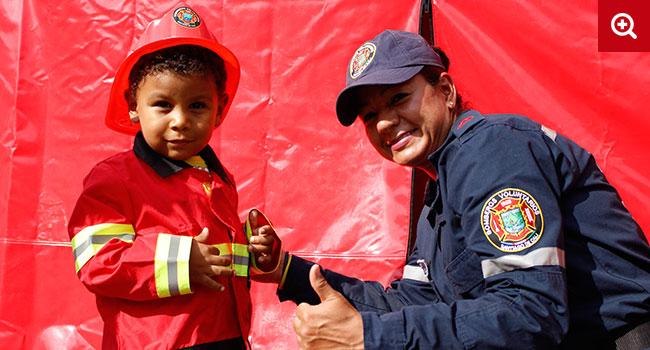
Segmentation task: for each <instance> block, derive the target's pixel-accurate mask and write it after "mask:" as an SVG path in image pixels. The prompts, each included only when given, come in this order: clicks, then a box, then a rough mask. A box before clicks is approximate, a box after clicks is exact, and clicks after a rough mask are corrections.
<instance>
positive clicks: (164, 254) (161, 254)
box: [154, 233, 192, 298]
mask: <svg viewBox="0 0 650 350" xmlns="http://www.w3.org/2000/svg"><path fill="white" fill-rule="evenodd" d="M191 249H192V237H189V236H178V235H170V234H165V233H161V234H159V235H158V240H157V242H156V254H155V261H154V269H155V278H156V293H158V297H159V298H165V297H169V296H172V295H183V294H189V293H191V292H192V290H191V289H190V276H189V260H190V251H191Z"/></svg>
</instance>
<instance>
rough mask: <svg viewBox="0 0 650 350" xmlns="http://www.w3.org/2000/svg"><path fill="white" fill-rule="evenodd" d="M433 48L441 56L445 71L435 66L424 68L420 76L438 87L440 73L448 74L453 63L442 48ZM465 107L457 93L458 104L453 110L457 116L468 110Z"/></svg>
mask: <svg viewBox="0 0 650 350" xmlns="http://www.w3.org/2000/svg"><path fill="white" fill-rule="evenodd" d="M431 48H432V49H433V51H435V52H436V53H437V54H438V55H439V56H440V59H441V60H442V65H443V66H445V69H444V70H443V69H441V68H439V67H434V66H424V68H422V70H421V71H420V74H422V76H423V77H424V78H425V79H426V80H427V81H428V82H429V84H431V85H433V86H436V85H438V83H439V82H440V73H442V72H448V71H449V65H450V64H451V63H450V62H449V57H447V54H446V53H445V52H444V51H442V49H441V48H439V47H437V46H432V47H431ZM465 107H466V106H465V105H464V104H463V98H462V97H461V96H460V93H458V91H456V103H455V104H454V110H453V111H454V112H455V114H456V116H459V115H460V114H461V113H462V112H463V111H464V110H465V109H466V108H465Z"/></svg>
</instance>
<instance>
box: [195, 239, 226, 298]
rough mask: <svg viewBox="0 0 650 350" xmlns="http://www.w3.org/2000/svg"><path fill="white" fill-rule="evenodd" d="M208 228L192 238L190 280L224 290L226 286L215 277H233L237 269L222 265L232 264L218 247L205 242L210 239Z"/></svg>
mask: <svg viewBox="0 0 650 350" xmlns="http://www.w3.org/2000/svg"><path fill="white" fill-rule="evenodd" d="M208 234H209V231H208V228H207V227H206V228H204V229H203V231H201V234H200V235H198V236H196V237H194V239H193V240H192V250H191V251H190V282H191V283H192V284H196V283H198V284H200V285H203V286H205V287H208V288H212V289H216V290H218V291H223V290H224V289H225V287H224V286H223V285H222V284H220V283H217V281H215V280H214V277H217V276H220V277H232V276H234V275H235V270H232V269H227V268H224V267H222V266H230V263H231V261H230V259H228V258H224V257H222V256H219V249H217V247H214V246H211V245H209V244H205V242H207V240H208Z"/></svg>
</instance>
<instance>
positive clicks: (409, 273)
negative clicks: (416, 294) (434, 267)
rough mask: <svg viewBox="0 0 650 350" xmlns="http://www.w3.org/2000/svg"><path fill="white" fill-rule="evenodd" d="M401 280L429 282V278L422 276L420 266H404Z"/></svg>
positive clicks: (422, 272)
mask: <svg viewBox="0 0 650 350" xmlns="http://www.w3.org/2000/svg"><path fill="white" fill-rule="evenodd" d="M402 278H403V279H409V280H416V281H420V282H429V278H427V276H426V275H425V274H424V270H422V267H420V266H413V265H404V273H403V274H402Z"/></svg>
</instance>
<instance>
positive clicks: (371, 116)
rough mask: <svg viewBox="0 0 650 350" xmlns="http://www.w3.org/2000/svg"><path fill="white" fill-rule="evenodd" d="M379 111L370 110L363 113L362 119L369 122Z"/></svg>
mask: <svg viewBox="0 0 650 350" xmlns="http://www.w3.org/2000/svg"><path fill="white" fill-rule="evenodd" d="M376 116H377V113H375V112H368V113H366V114H363V115H361V120H363V122H364V123H367V122H369V121H371V120H372V118H374V117H376Z"/></svg>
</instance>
